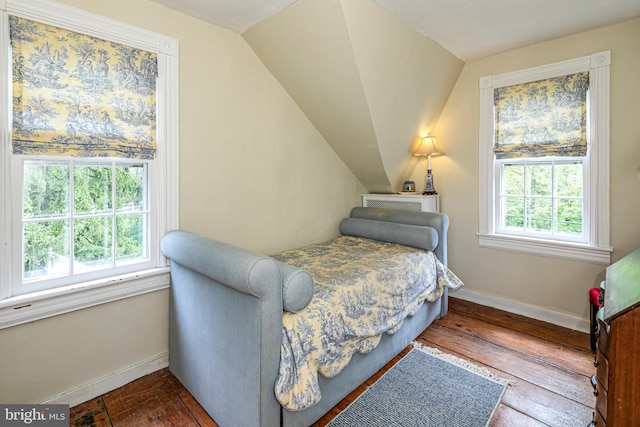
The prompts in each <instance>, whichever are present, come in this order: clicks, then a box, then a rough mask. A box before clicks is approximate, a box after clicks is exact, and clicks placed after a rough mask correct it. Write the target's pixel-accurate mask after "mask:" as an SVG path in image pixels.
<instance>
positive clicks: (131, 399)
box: [104, 370, 198, 427]
mask: <svg viewBox="0 0 640 427" xmlns="http://www.w3.org/2000/svg"><path fill="white" fill-rule="evenodd" d="M170 376H171V374H170V373H169V372H168V371H166V370H160V371H157V372H154V373H152V374H149V375H146V376H144V377H142V378H139V379H138V380H136V381H134V382H132V383H130V384H129V385H128V386H124V387H120V388H118V389H116V390H114V391H111V392H109V393H107V394H105V396H104V403H105V405H106V407H107V408H108V412H109V417H110V418H111V421H112V423H113V425H121V426H129V425H141V426H163V425H164V426H166V425H180V426H185V427H188V426H198V422H197V421H196V419H195V417H194V416H193V414H192V413H191V411H189V409H188V408H187V407H186V405H185V404H184V402H183V401H182V400H181V399H180V398H179V397H178V395H177V394H176V393H174V392H173V390H174V389H173V387H172V384H171V379H170Z"/></svg>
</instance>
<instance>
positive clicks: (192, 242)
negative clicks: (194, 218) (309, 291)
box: [160, 231, 282, 297]
mask: <svg viewBox="0 0 640 427" xmlns="http://www.w3.org/2000/svg"><path fill="white" fill-rule="evenodd" d="M160 248H161V250H162V253H163V254H164V255H165V256H166V257H167V258H169V259H170V260H172V261H173V262H177V263H178V264H181V265H182V266H184V267H187V268H189V269H190V270H193V271H196V272H198V273H200V274H202V275H205V276H207V277H210V278H211V279H213V280H215V281H217V282H220V283H222V284H224V285H226V286H229V287H231V288H234V289H235V290H237V291H239V292H243V293H245V294H248V295H254V296H256V297H261V296H265V295H268V294H271V293H273V292H274V289H277V291H278V292H281V283H282V279H281V273H280V269H279V267H278V264H277V263H276V261H275V260H274V259H273V258H271V257H268V256H266V255H262V254H259V253H257V252H253V251H250V250H247V249H243V248H240V247H237V246H233V245H230V244H227V243H223V242H219V241H217V240H213V239H209V238H206V237H202V236H198V235H196V234H192V233H188V232H186V231H170V232H169V233H167V234H165V236H164V237H163V238H162V241H161V242H160Z"/></svg>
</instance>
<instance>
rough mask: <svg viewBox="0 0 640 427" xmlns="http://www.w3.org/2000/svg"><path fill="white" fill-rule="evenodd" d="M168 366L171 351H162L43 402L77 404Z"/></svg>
mask: <svg viewBox="0 0 640 427" xmlns="http://www.w3.org/2000/svg"><path fill="white" fill-rule="evenodd" d="M167 366H169V353H167V352H164V353H160V354H157V355H155V356H153V357H151V358H149V359H147V360H143V361H142V362H139V363H136V364H135V365H131V366H127V367H126V368H122V369H119V370H117V371H115V372H112V373H110V374H109V375H106V376H104V377H102V378H98V379H97V380H94V381H91V382H89V383H86V384H82V385H80V386H78V387H75V388H73V389H71V390H67V391H65V392H63V393H60V394H58V395H56V396H53V397H52V398H50V399H47V400H46V401H44V402H41V403H43V404H55V403H59V404H65V405H69V406H75V405H78V404H80V403H83V402H86V401H88V400H91V399H94V398H96V397H98V396H101V395H103V394H105V393H107V392H109V391H111V390H115V389H117V388H118V387H122V386H123V385H125V384H127V383H130V382H131V381H133V380H136V379H138V378H141V377H143V376H145V375H148V374H150V373H152V372H155V371H158V370H160V369H163V368H166V367H167Z"/></svg>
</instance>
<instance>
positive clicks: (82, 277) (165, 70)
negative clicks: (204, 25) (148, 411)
mask: <svg viewBox="0 0 640 427" xmlns="http://www.w3.org/2000/svg"><path fill="white" fill-rule="evenodd" d="M1 12H2V15H1V22H0V30H2V31H1V33H0V62H1V64H2V66H3V69H7V70H11V72H10V73H3V74H2V77H1V79H2V83H3V84H2V85H1V86H2V88H0V91H7V93H6V96H4V95H5V93H2V95H3V96H2V97H1V98H2V99H7V100H10V102H8V103H7V104H5V105H3V106H1V107H0V112H2V117H1V118H0V120H2V122H1V123H2V129H3V132H2V135H1V136H0V138H1V143H2V147H1V148H0V160H1V161H2V165H3V174H2V176H1V177H0V179H1V181H0V182H1V185H0V196H1V198H2V200H4V201H6V210H5V212H4V214H3V217H4V221H3V224H2V228H0V237H2V242H3V243H4V244H3V245H2V246H3V247H2V249H1V250H2V252H1V254H2V257H1V258H0V267H2V268H1V269H0V280H1V281H0V328H1V327H7V326H11V325H13V324H18V323H22V322H25V321H31V320H35V319H37V318H42V317H47V316H50V315H54V314H57V313H60V312H66V311H69V310H72V309H75V308H82V307H85V306H90V305H94V304H96V303H100V302H106V301H109V300H113V299H118V298H123V297H127V296H132V295H137V294H140V293H144V292H149V291H152V290H156V289H161V288H163V287H166V286H167V284H168V278H167V277H166V276H167V275H166V272H167V268H166V261H165V259H164V258H163V256H162V254H161V253H160V250H159V241H160V238H161V237H162V235H163V234H164V233H165V232H166V231H168V230H170V229H173V228H177V197H178V195H177V173H178V170H177V165H178V164H177V149H178V147H177V144H178V129H177V125H178V117H177V107H176V106H177V96H178V91H177V87H178V71H177V70H178V56H177V54H178V52H177V48H178V46H177V41H176V40H174V39H171V38H168V37H165V36H162V35H159V34H155V33H152V32H149V31H146V30H142V29H138V28H135V27H132V26H129V25H124V24H121V23H118V22H116V21H112V20H108V19H105V18H103V17H100V16H97V15H93V14H90V13H87V12H85V11H82V10H79V9H75V8H72V7H69V6H66V5H62V4H59V3H56V2H52V1H49V0H30V1H28V2H24V1H17V0H7V1H6V6H5V10H3V11H1ZM5 76H6V78H5ZM4 129H6V131H5V130H4Z"/></svg>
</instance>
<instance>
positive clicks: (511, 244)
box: [478, 233, 613, 265]
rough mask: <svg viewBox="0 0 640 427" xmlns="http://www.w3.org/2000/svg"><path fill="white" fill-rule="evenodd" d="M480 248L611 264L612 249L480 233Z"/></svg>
mask: <svg viewBox="0 0 640 427" xmlns="http://www.w3.org/2000/svg"><path fill="white" fill-rule="evenodd" d="M478 243H479V244H480V247H483V248H491V249H500V250H505V251H513V252H522V253H528V254H533V255H541V256H546V257H552V258H560V259H566V260H569V261H579V262H588V263H592V264H603V265H609V264H611V252H613V249H612V248H599V247H594V246H588V245H582V244H577V243H567V242H556V241H551V240H542V239H533V238H528V237H519V236H507V235H498V234H480V233H478Z"/></svg>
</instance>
